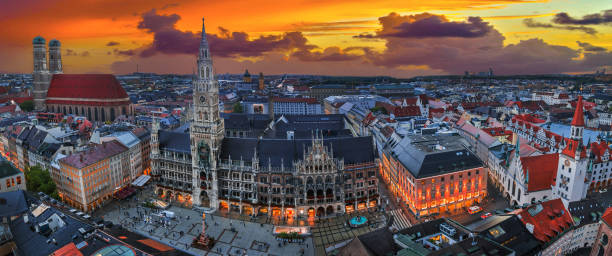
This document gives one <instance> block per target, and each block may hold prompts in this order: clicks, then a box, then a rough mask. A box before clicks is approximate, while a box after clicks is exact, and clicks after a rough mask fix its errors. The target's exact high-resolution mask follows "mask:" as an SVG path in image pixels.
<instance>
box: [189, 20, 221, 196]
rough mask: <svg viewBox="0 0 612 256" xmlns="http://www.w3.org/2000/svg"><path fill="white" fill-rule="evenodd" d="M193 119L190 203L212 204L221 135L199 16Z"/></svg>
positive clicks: (216, 93)
mask: <svg viewBox="0 0 612 256" xmlns="http://www.w3.org/2000/svg"><path fill="white" fill-rule="evenodd" d="M193 111H194V112H193V120H192V122H191V126H190V142H191V156H192V165H193V175H192V178H193V181H192V182H193V183H192V184H193V196H192V200H193V204H194V205H200V206H203V207H210V208H216V207H217V206H218V205H219V202H218V199H217V198H218V197H217V191H218V189H217V174H216V169H217V159H218V155H219V152H220V148H221V141H222V140H223V135H224V132H223V131H224V126H223V120H222V119H221V118H220V116H219V85H218V84H217V81H216V80H215V79H214V77H213V65H212V59H211V56H210V51H209V49H208V41H207V40H206V30H205V29H204V18H202V40H201V41H200V50H199V53H198V74H197V78H196V79H195V80H194V84H193Z"/></svg>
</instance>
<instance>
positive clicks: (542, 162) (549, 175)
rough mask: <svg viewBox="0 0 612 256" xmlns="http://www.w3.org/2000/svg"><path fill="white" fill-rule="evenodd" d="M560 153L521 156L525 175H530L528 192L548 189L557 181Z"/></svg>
mask: <svg viewBox="0 0 612 256" xmlns="http://www.w3.org/2000/svg"><path fill="white" fill-rule="evenodd" d="M558 164H559V154H546V155H539V156H526V157H521V165H522V166H523V175H525V177H528V182H527V192H534V191H541V190H547V189H550V188H551V185H553V184H554V183H555V178H556V177H557V167H558Z"/></svg>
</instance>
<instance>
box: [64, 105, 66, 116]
mask: <svg viewBox="0 0 612 256" xmlns="http://www.w3.org/2000/svg"><path fill="white" fill-rule="evenodd" d="M65 114H66V106H64V115H65Z"/></svg>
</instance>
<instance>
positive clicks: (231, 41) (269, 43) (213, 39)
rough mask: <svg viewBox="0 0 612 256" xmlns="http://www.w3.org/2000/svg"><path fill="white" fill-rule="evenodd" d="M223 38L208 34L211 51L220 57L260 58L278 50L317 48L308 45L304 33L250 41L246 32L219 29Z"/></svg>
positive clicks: (291, 33)
mask: <svg viewBox="0 0 612 256" xmlns="http://www.w3.org/2000/svg"><path fill="white" fill-rule="evenodd" d="M219 30H220V31H221V33H220V34H221V36H218V35H215V34H208V35H207V38H208V42H209V44H210V51H211V52H212V53H213V54H215V55H217V56H220V57H236V56H242V57H259V56H262V55H263V54H264V53H266V52H272V51H278V50H285V51H291V50H299V51H308V50H311V49H314V48H316V46H314V45H310V44H308V39H306V37H304V35H303V34H302V32H285V33H284V34H282V35H267V36H260V37H258V38H255V39H250V38H249V35H248V34H247V33H245V32H231V33H230V32H229V31H228V30H226V29H224V28H219Z"/></svg>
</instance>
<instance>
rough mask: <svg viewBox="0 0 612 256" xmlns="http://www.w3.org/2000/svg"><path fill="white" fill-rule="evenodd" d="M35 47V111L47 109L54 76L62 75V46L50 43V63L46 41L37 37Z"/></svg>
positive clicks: (33, 43)
mask: <svg viewBox="0 0 612 256" xmlns="http://www.w3.org/2000/svg"><path fill="white" fill-rule="evenodd" d="M32 45H33V46H34V70H33V72H32V79H33V85H34V109H35V110H38V111H42V110H44V109H45V99H46V97H47V91H48V90H49V84H50V82H51V78H52V77H53V74H62V73H63V68H62V54H61V49H60V48H61V44H60V42H59V41H58V40H55V39H52V40H51V41H49V51H48V57H49V58H48V61H47V45H46V42H45V39H44V38H42V37H40V36H37V37H35V38H34V40H33V41H32Z"/></svg>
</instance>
